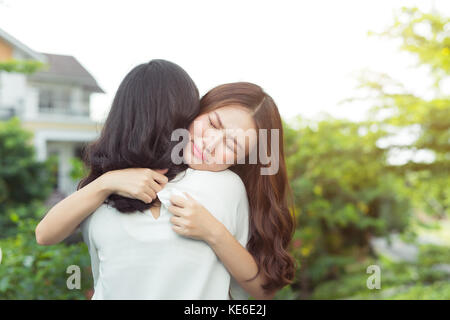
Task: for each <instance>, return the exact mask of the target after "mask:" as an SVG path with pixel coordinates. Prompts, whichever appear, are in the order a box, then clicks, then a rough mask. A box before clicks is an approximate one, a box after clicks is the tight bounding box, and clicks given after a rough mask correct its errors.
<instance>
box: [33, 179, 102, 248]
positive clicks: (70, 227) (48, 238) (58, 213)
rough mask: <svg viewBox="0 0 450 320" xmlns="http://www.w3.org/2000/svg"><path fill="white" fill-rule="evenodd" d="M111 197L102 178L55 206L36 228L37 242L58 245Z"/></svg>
mask: <svg viewBox="0 0 450 320" xmlns="http://www.w3.org/2000/svg"><path fill="white" fill-rule="evenodd" d="M109 195H110V191H109V190H108V188H107V187H106V186H105V184H104V183H103V179H101V177H99V178H97V179H96V180H94V181H92V182H91V183H89V184H88V185H86V186H85V187H83V188H81V189H80V190H78V191H76V192H74V193H72V194H71V195H70V196H68V197H67V198H65V199H63V200H61V201H60V202H58V203H57V204H56V205H55V206H53V207H52V208H51V209H50V211H49V212H48V213H47V214H46V215H45V217H44V218H43V219H42V220H41V221H40V222H39V224H38V225H37V227H36V230H35V234H36V242H37V243H38V244H40V245H52V244H57V243H59V242H61V241H63V240H64V239H65V238H67V237H68V236H69V235H71V234H72V233H73V232H74V231H75V230H76V229H77V227H78V225H79V224H80V223H81V222H82V221H83V220H84V219H85V218H86V217H87V216H89V215H90V214H91V213H92V212H94V211H95V210H96V209H97V208H98V207H99V206H100V205H101V204H102V203H103V202H104V201H105V199H106V198H107V197H108V196H109Z"/></svg>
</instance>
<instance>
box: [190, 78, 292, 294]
mask: <svg viewBox="0 0 450 320" xmlns="http://www.w3.org/2000/svg"><path fill="white" fill-rule="evenodd" d="M236 107H238V108H239V107H240V108H243V109H244V110H246V111H248V112H249V113H250V115H251V117H252V119H253V120H254V123H255V126H256V132H259V138H261V134H262V133H263V132H267V131H269V132H271V133H274V132H275V133H278V134H274V135H272V134H270V135H267V139H266V140H265V141H262V140H261V139H259V140H258V142H259V144H258V145H257V146H255V147H256V148H255V149H253V150H252V151H253V153H252V152H250V153H248V154H247V155H246V157H245V161H243V162H244V163H243V164H239V162H238V161H236V162H237V164H235V165H232V166H231V167H230V170H232V171H234V172H235V173H237V174H238V175H239V177H240V178H241V179H242V181H243V182H244V185H245V188H246V190H247V195H248V200H249V205H250V235H249V240H248V243H247V249H248V251H249V252H250V253H251V254H252V256H253V257H254V258H255V260H256V263H257V265H258V272H257V275H259V274H260V272H262V275H263V277H264V278H265V279H266V281H265V284H264V285H263V286H262V287H263V288H264V289H265V290H267V291H268V292H273V291H274V290H277V289H280V288H282V287H283V286H285V285H286V284H289V283H291V282H292V279H293V278H294V274H295V269H296V266H295V260H294V259H293V258H292V256H291V255H290V254H289V252H288V247H289V244H290V241H291V239H292V236H293V233H294V231H295V225H296V223H295V215H294V213H293V210H294V206H293V205H292V197H291V194H290V192H291V191H290V187H289V181H288V177H287V172H286V163H285V159H284V148H283V128H282V121H281V117H280V114H279V112H278V108H277V106H276V104H275V102H274V101H273V99H272V98H271V97H270V96H269V95H268V94H267V93H265V92H264V91H263V90H262V88H261V87H259V86H257V85H255V84H253V83H246V82H238V83H230V84H224V85H220V86H218V87H215V88H214V89H212V90H210V91H209V92H208V93H207V94H206V95H204V96H203V97H202V99H201V100H200V115H199V116H198V117H197V118H196V120H194V123H195V122H197V121H202V120H204V118H208V119H207V121H208V122H210V125H211V126H212V127H213V128H212V130H213V131H212V134H211V135H213V136H214V135H215V134H214V130H221V129H222V128H220V122H221V121H222V120H221V119H220V110H223V111H226V110H227V108H236ZM222 118H224V117H222ZM215 120H218V121H216V123H218V124H219V125H216V124H215V123H214V121H215ZM231 125H232V124H230V126H231ZM205 126H207V125H205ZM209 130H211V128H210V129H209ZM264 130H267V131H264ZM191 135H194V136H195V134H194V132H193V129H192V127H191ZM272 139H274V141H272ZM188 147H189V145H188ZM257 148H259V150H257ZM269 150H271V153H272V154H270V157H269V158H270V161H267V159H265V160H266V161H261V160H264V159H262V158H264V156H266V155H268V154H267V152H268V151H269ZM256 153H258V155H259V157H258V155H256ZM252 155H253V156H255V158H257V161H256V162H255V161H252ZM262 162H266V163H265V164H263V163H262ZM190 166H191V168H194V169H196V168H197V165H195V164H191V165H190ZM269 168H270V170H264V169H269ZM199 169H200V168H199ZM201 169H202V170H211V171H216V170H217V168H216V165H212V166H209V167H208V166H207V165H206V166H204V165H203V167H201ZM221 169H223V167H222V168H221ZM265 172H266V174H263V173H265ZM290 210H292V211H290Z"/></svg>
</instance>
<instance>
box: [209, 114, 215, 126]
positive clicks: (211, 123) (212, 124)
mask: <svg viewBox="0 0 450 320" xmlns="http://www.w3.org/2000/svg"><path fill="white" fill-rule="evenodd" d="M208 119H209V124H210V125H211V126H212V127H213V128H214V129H217V127H216V126H215V125H214V123H213V122H212V121H211V116H209V115H208Z"/></svg>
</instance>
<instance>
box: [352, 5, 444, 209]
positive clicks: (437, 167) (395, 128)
mask: <svg viewBox="0 0 450 320" xmlns="http://www.w3.org/2000/svg"><path fill="white" fill-rule="evenodd" d="M449 30H450V18H447V17H443V16H441V15H440V14H438V13H423V12H421V11H419V9H417V8H406V7H403V8H402V9H401V11H400V13H399V14H398V15H397V16H396V18H395V22H394V23H393V25H392V26H390V27H389V28H387V29H386V30H385V31H383V32H381V33H375V32H369V35H372V36H374V35H377V36H380V37H387V38H391V39H392V38H395V39H400V40H401V42H402V44H401V47H400V49H401V50H403V51H405V52H408V53H410V54H412V55H413V56H414V57H416V59H417V66H426V67H428V70H429V71H430V72H429V74H430V76H431V78H432V79H433V86H432V88H429V89H430V90H431V91H432V92H434V96H433V97H431V98H427V99H425V98H423V97H420V96H418V95H415V94H414V93H412V92H410V91H409V90H408V89H407V88H406V87H405V86H404V85H403V84H402V83H401V82H399V81H396V80H395V79H392V78H391V77H390V76H389V75H387V74H380V73H376V72H362V73H361V76H360V86H359V87H360V88H361V89H364V90H368V92H369V96H368V97H366V98H363V99H368V100H371V99H374V106H373V107H372V109H371V111H370V116H371V117H372V118H373V119H378V121H379V123H378V125H379V126H380V127H381V128H384V129H385V130H389V131H390V132H391V134H392V135H393V136H395V135H396V134H398V132H400V131H401V130H403V131H404V130H407V129H414V132H415V134H416V135H417V137H416V139H415V140H414V141H413V142H412V143H409V144H402V145H392V144H391V145H390V146H389V147H388V149H389V150H390V151H391V152H396V151H399V150H400V151H407V152H409V153H411V154H418V153H422V154H423V152H427V153H428V154H429V155H430V156H431V157H432V158H433V160H432V161H426V162H424V161H414V160H409V161H408V162H407V163H405V164H403V165H391V166H389V168H387V169H389V170H392V171H396V172H398V173H399V174H401V175H403V176H404V177H405V179H407V181H408V183H409V185H410V187H411V192H413V193H414V194H415V199H416V200H415V203H416V204H418V205H419V204H423V206H424V208H425V209H428V211H429V212H432V213H435V214H437V215H438V216H443V215H444V214H449V213H450V95H449V92H443V91H442V89H441V84H442V83H443V81H448V80H449V75H450V33H449ZM369 97H370V98H369ZM348 100H349V101H352V100H356V99H353V98H351V99H348Z"/></svg>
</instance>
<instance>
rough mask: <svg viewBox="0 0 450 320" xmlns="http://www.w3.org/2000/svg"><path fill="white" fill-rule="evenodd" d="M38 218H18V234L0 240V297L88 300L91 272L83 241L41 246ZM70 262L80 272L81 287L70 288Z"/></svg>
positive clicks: (91, 280) (91, 281)
mask: <svg viewBox="0 0 450 320" xmlns="http://www.w3.org/2000/svg"><path fill="white" fill-rule="evenodd" d="M37 223H38V221H37V220H35V219H32V218H27V219H24V220H20V221H18V230H17V234H16V235H15V236H13V237H10V238H6V239H0V248H1V249H2V252H3V259H2V261H1V264H0V299H86V298H87V297H89V296H90V293H91V290H90V288H92V283H93V279H92V274H91V271H90V259H89V253H88V249H87V246H86V245H85V244H84V243H77V244H73V245H66V244H64V243H61V244H57V245H53V246H41V245H38V244H37V243H36V238H35V233H34V230H35V227H36V225H37ZM70 265H77V266H79V267H80V272H81V289H79V290H78V289H72V290H69V289H68V287H67V283H66V281H67V279H68V278H69V277H70V276H71V274H72V273H70V274H68V273H66V271H67V268H68V267H69V266H70Z"/></svg>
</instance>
